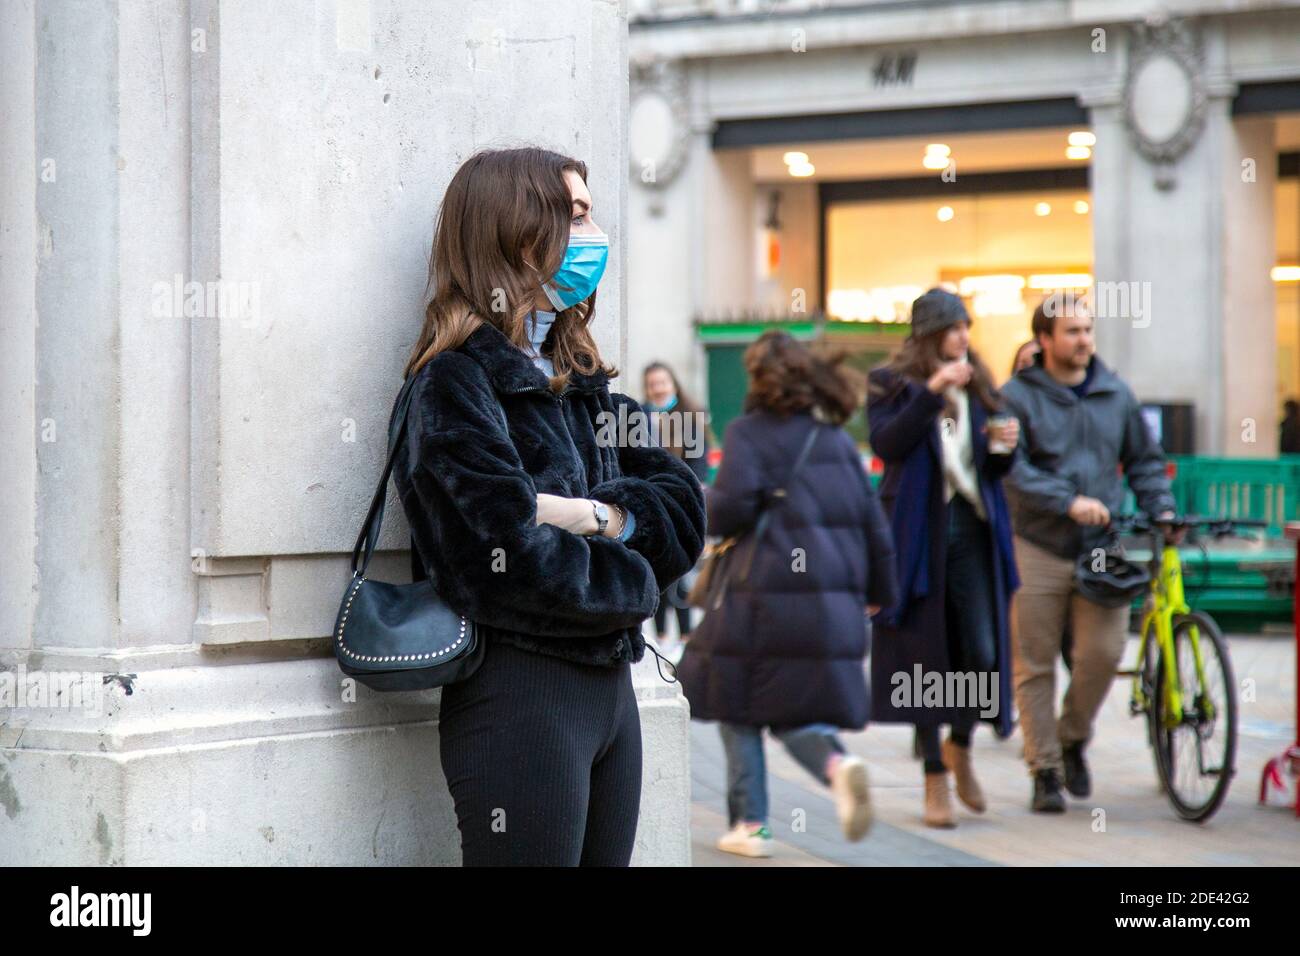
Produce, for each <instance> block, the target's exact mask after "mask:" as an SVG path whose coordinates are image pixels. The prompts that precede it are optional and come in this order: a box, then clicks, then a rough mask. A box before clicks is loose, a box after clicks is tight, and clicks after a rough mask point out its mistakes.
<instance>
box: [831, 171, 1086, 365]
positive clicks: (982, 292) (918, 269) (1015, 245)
mask: <svg viewBox="0 0 1300 956" xmlns="http://www.w3.org/2000/svg"><path fill="white" fill-rule="evenodd" d="M1091 272H1092V217H1091V208H1090V200H1089V196H1088V193H1087V192H1086V191H1083V190H1056V191H1039V192H1032V193H1028V192H1025V193H1020V192H1017V193H997V194H988V195H971V196H959V197H953V198H951V199H947V200H936V199H900V200H871V201H863V202H844V203H836V204H833V205H831V206H830V207H829V208H828V209H827V212H826V277H827V311H828V313H829V314H830V315H832V316H834V317H836V318H843V319H852V320H860V321H872V320H874V321H884V322H893V321H898V322H905V321H907V317H908V309H909V306H910V305H911V302H912V299H914V298H915V297H916V296H918V295H920V294H921V293H922V292H924V291H925V290H926V289H928V288H930V287H931V286H934V285H938V284H941V283H947V284H950V287H952V288H953V289H954V291H957V292H958V293H960V294H961V295H962V296H963V297H964V298H965V299H966V303H967V308H968V309H969V310H970V312H971V316H972V318H973V319H974V321H973V323H972V325H971V342H972V344H973V345H974V347H975V348H976V349H977V350H978V351H979V352H980V354H981V355H982V356H983V357H984V360H985V361H986V362H987V363H988V365H989V368H990V370H991V371H992V372H993V373H994V375H995V376H996V378H997V380H998V381H999V382H1001V381H1003V380H1005V379H1006V378H1007V376H1008V375H1009V374H1010V370H1011V362H1012V359H1013V357H1014V355H1015V351H1016V349H1017V348H1018V347H1019V345H1020V344H1021V343H1022V342H1025V341H1027V340H1028V339H1029V337H1030V333H1029V320H1030V316H1031V315H1032V314H1033V310H1034V307H1035V306H1036V305H1037V304H1038V302H1039V301H1040V300H1041V299H1042V297H1043V296H1044V295H1045V294H1046V293H1047V292H1049V291H1051V290H1053V289H1059V288H1067V287H1074V288H1087V287H1088V286H1089V285H1090V284H1091V281H1092V275H1091Z"/></svg>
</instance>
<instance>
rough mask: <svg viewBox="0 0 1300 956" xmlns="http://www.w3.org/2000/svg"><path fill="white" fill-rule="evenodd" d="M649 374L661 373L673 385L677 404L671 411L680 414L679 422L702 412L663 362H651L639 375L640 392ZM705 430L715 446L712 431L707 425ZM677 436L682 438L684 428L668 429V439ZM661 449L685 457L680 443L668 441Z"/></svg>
mask: <svg viewBox="0 0 1300 956" xmlns="http://www.w3.org/2000/svg"><path fill="white" fill-rule="evenodd" d="M651 372H663V373H665V374H666V375H667V376H668V380H669V381H671V382H672V383H673V393H674V394H675V395H676V396H677V404H676V405H674V406H673V408H672V411H673V412H678V413H680V415H681V418H680V420H681V421H683V422H684V421H685V420H686V417H687V416H688V415H696V414H698V413H699V412H701V411H703V409H701V408H700V406H698V405H696V404H695V402H693V401H692V400H691V399H690V397H689V396H688V395H687V394H686V392H684V391H683V390H682V385H681V382H679V381H678V380H677V373H676V372H674V371H673V370H672V368H671V367H670V366H668V365H667V364H666V363H664V362H658V361H656V362H651V363H650V364H649V365H647V366H646V367H645V370H644V371H643V372H642V373H641V389H642V391H644V390H645V380H646V379H647V378H649V377H650V373H651ZM669 414H671V413H669ZM705 429H706V431H707V432H708V433H709V436H710V441H712V442H713V443H714V444H717V440H716V437H715V436H713V435H712V431H713V430H712V428H710V427H709V426H708V425H705ZM674 433H675V434H674ZM677 435H680V436H683V437H684V435H685V429H684V428H679V429H669V436H668V437H669V438H670V439H671V438H674V437H676V436H677ZM663 447H664V448H666V449H668V451H670V452H672V453H673V454H674V455H676V456H677V457H678V458H685V457H686V448H685V447H684V446H683V445H682V444H680V443H677V444H674V443H672V442H671V441H670V442H669V443H668V444H666V445H664V446H663Z"/></svg>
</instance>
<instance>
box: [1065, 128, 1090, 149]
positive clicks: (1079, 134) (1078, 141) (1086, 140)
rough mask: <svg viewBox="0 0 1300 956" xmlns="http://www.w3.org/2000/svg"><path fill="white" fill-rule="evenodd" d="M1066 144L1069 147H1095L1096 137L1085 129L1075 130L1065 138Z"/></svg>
mask: <svg viewBox="0 0 1300 956" xmlns="http://www.w3.org/2000/svg"><path fill="white" fill-rule="evenodd" d="M1066 142H1068V143H1069V144H1070V145H1071V146H1096V145H1097V137H1096V136H1095V135H1093V134H1092V133H1090V132H1088V131H1087V130H1086V129H1081V130H1075V131H1074V132H1073V133H1071V134H1070V135H1069V136H1067V137H1066Z"/></svg>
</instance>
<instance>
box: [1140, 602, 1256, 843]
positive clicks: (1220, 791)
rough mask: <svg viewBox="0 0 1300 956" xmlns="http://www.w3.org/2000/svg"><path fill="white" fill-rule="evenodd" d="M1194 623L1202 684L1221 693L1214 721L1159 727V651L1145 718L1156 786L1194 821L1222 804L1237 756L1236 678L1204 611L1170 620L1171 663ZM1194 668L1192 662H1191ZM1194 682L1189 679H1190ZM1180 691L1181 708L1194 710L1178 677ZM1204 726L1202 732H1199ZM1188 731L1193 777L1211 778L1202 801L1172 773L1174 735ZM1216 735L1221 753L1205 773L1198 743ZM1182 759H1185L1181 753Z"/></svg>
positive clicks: (1163, 667) (1162, 668) (1162, 669)
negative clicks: (1221, 742)
mask: <svg viewBox="0 0 1300 956" xmlns="http://www.w3.org/2000/svg"><path fill="white" fill-rule="evenodd" d="M1193 627H1195V628H1196V629H1197V630H1198V631H1199V636H1200V644H1201V655H1202V660H1203V661H1204V663H1205V668H1206V673H1207V677H1206V680H1207V682H1211V683H1216V684H1218V685H1219V686H1218V688H1217V689H1218V690H1219V691H1220V692H1221V695H1222V699H1221V701H1219V702H1218V704H1219V706H1218V713H1217V715H1216V718H1215V720H1214V721H1212V722H1209V723H1208V724H1207V723H1206V722H1199V721H1198V722H1197V723H1195V724H1191V723H1189V722H1188V721H1187V720H1186V718H1185V719H1184V722H1183V723H1182V724H1180V725H1179V726H1178V727H1174V728H1170V727H1167V726H1166V725H1165V721H1164V687H1165V681H1166V680H1168V679H1169V675H1168V672H1167V671H1168V668H1167V664H1166V662H1165V659H1164V655H1158V656H1157V660H1156V680H1155V690H1156V694H1155V699H1154V700H1153V701H1152V708H1151V713H1150V720H1151V726H1152V743H1153V747H1154V750H1155V758H1156V773H1157V775H1158V776H1159V778H1160V785H1161V787H1162V788H1163V789H1164V791H1165V795H1166V796H1167V797H1168V798H1169V802H1170V804H1171V805H1172V806H1173V808H1174V812H1175V813H1177V814H1178V815H1179V816H1180V817H1182V818H1183V819H1184V820H1190V821H1193V822H1196V823H1203V822H1205V821H1206V820H1208V819H1209V818H1210V817H1211V816H1213V815H1214V813H1215V811H1217V810H1218V809H1219V807H1220V806H1221V805H1222V803H1223V800H1224V798H1225V797H1227V795H1228V788H1229V787H1230V786H1231V785H1232V778H1233V776H1234V775H1235V774H1236V757H1237V695H1236V679H1235V677H1234V676H1233V671H1232V659H1231V658H1230V657H1229V655H1228V643H1227V641H1226V640H1224V637H1223V633H1222V632H1221V631H1220V630H1219V625H1218V624H1216V623H1215V621H1214V619H1213V618H1212V617H1210V616H1209V615H1208V614H1203V613H1201V612H1199V611H1195V612H1193V613H1191V614H1182V615H1179V616H1178V617H1176V618H1175V619H1174V625H1173V642H1174V658H1175V663H1176V665H1178V666H1179V667H1181V666H1182V664H1183V660H1182V657H1181V655H1180V650H1181V649H1182V648H1183V647H1184V646H1186V647H1187V648H1189V649H1190V647H1191V643H1190V639H1189V637H1188V634H1189V632H1190V630H1191V628H1193ZM1192 660H1193V659H1192V657H1191V655H1190V654H1189V655H1188V657H1187V662H1188V663H1189V664H1190V663H1191V661H1192ZM1212 663H1217V665H1218V672H1217V673H1218V676H1217V678H1216V677H1215V676H1213V674H1212V667H1211V664H1212ZM1193 671H1194V665H1193ZM1193 680H1194V678H1193ZM1181 683H1182V685H1183V691H1184V707H1185V708H1187V707H1189V706H1191V707H1193V708H1195V709H1196V710H1197V711H1199V706H1198V703H1197V701H1196V700H1195V697H1196V695H1194V694H1193V695H1189V694H1188V693H1187V691H1188V689H1189V688H1188V683H1187V680H1186V679H1184V680H1182V681H1181ZM1215 689H1216V688H1213V687H1205V688H1200V691H1201V693H1205V692H1207V691H1213V690H1215ZM1207 727H1208V736H1205V732H1206V728H1207ZM1189 730H1190V731H1193V732H1194V734H1195V737H1196V743H1197V749H1196V759H1197V763H1198V766H1197V768H1196V769H1197V776H1198V777H1200V778H1204V777H1214V778H1215V779H1214V786H1213V788H1212V789H1211V790H1210V792H1209V794H1208V796H1206V797H1204V798H1203V799H1197V798H1193V797H1190V796H1188V795H1186V794H1183V793H1181V792H1180V790H1179V786H1178V781H1177V775H1178V772H1179V770H1180V768H1179V767H1176V766H1175V762H1176V760H1177V759H1178V758H1176V757H1175V755H1174V740H1175V735H1181V736H1179V737H1178V738H1177V739H1179V740H1184V739H1187V738H1188V736H1189V735H1188V733H1187V732H1188V731H1189ZM1220 732H1221V733H1222V734H1223V738H1224V748H1223V756H1222V760H1221V762H1220V766H1219V767H1218V768H1217V769H1216V770H1215V771H1214V772H1213V773H1209V774H1207V773H1205V772H1204V768H1203V767H1202V766H1199V764H1200V763H1201V761H1202V760H1203V758H1204V751H1203V748H1202V741H1204V740H1207V739H1212V738H1213V736H1214V735H1215V734H1216V733H1220ZM1183 759H1184V760H1185V759H1186V755H1184V757H1183Z"/></svg>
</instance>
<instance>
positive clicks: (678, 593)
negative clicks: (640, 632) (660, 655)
mask: <svg viewBox="0 0 1300 956" xmlns="http://www.w3.org/2000/svg"><path fill="white" fill-rule="evenodd" d="M642 386H643V388H644V391H645V396H646V400H645V401H644V402H642V403H641V410H642V411H643V412H645V414H646V416H647V418H648V419H649V423H650V440H651V442H652V443H653V444H655V445H657V446H659V447H661V448H665V449H667V450H668V451H670V452H672V453H673V454H674V455H676V456H677V457H678V458H680V459H682V460H683V461H684V462H686V464H687V465H689V466H690V468H691V471H693V472H694V473H695V477H696V479H697V480H698V481H699V483H700V487H701V489H703V488H704V487H705V484H706V482H707V481H708V477H709V448H710V447H711V445H710V441H709V425H708V415H707V413H706V412H705V411H704V410H703V409H702V408H700V407H699V406H698V405H696V404H695V403H694V402H693V401H691V399H690V398H689V397H687V395H686V393H685V392H683V391H682V388H681V385H680V384H679V383H678V381H677V375H676V373H675V372H673V370H672V369H671V368H669V367H668V366H667V365H666V364H664V363H663V362H651V363H650V364H649V365H647V366H646V367H645V371H644V372H643V373H642ZM688 581H689V578H688V577H686V576H683V577H680V578H678V579H677V580H676V581H674V582H673V583H672V584H670V585H669V586H668V588H667V589H666V590H665V591H664V592H663V593H662V594H660V595H659V606H658V607H657V608H656V609H655V637H656V638H657V639H658V641H659V645H660V647H661V649H662V650H663V651H664V654H665V656H667V657H669V658H674V657H676V656H677V655H678V654H680V652H681V644H680V642H682V641H685V640H687V639H688V638H689V637H690V633H691V606H690V604H688V603H687V601H686V591H687V583H688ZM670 609H671V610H673V611H675V612H676V616H677V641H676V642H674V641H673V640H672V639H671V638H670V636H669V633H668V612H669V610H670Z"/></svg>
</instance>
